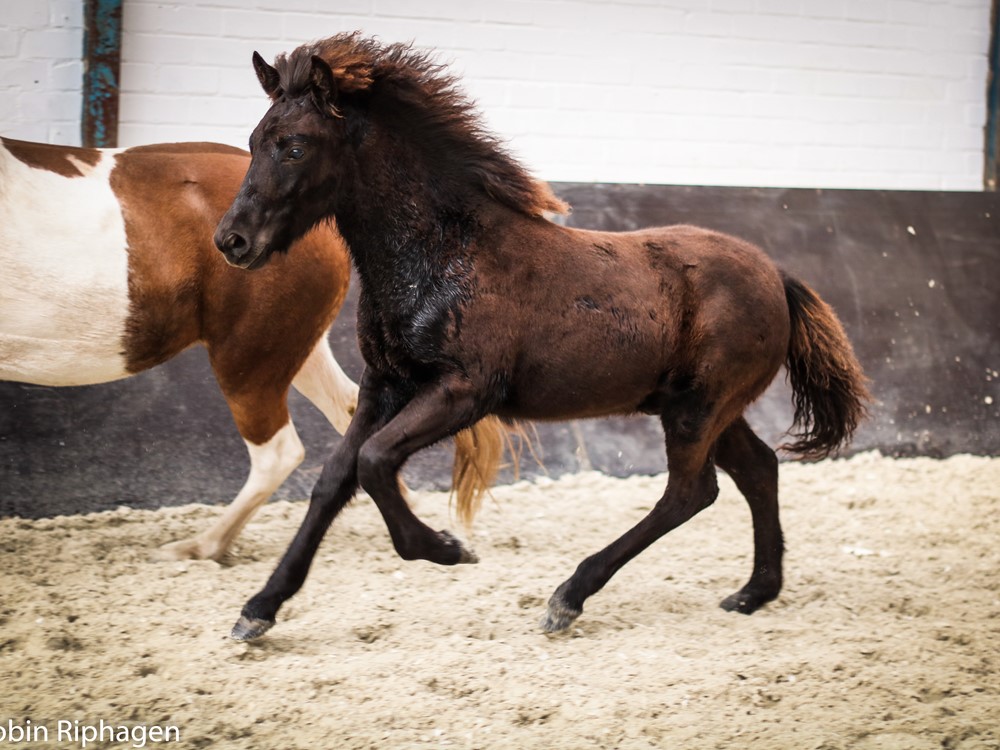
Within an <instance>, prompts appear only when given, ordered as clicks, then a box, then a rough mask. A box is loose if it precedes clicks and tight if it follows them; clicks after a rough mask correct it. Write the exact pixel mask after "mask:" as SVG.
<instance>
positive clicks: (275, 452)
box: [158, 393, 305, 560]
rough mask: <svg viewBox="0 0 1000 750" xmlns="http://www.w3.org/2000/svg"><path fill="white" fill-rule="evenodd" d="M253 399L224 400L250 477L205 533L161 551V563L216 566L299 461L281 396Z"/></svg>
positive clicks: (302, 452)
mask: <svg viewBox="0 0 1000 750" xmlns="http://www.w3.org/2000/svg"><path fill="white" fill-rule="evenodd" d="M255 395H256V398H254V399H252V401H251V403H252V405H250V406H247V405H245V404H243V403H242V402H240V401H237V400H236V399H233V398H229V399H228V400H229V405H230V408H231V410H232V412H233V416H234V418H235V419H236V425H237V427H238V428H239V431H240V434H241V435H242V436H243V439H244V442H245V443H246V446H247V451H248V452H249V454H250V473H249V475H248V476H247V479H246V482H245V483H244V485H243V487H242V489H240V491H239V493H238V494H237V495H236V497H235V498H234V499H233V501H232V502H231V503H230V504H229V506H228V507H227V508H226V509H225V511H224V512H223V514H222V515H221V516H220V517H219V519H218V520H217V521H216V522H215V523H214V524H213V525H212V526H211V528H209V529H206V530H205V531H203V532H202V533H200V534H198V535H197V536H195V537H193V538H191V539H184V540H181V541H178V542H173V543H171V544H168V545H166V546H164V547H161V548H160V551H159V553H158V554H159V556H160V557H161V558H166V559H175V560H180V559H195V560H207V559H211V560H220V559H221V558H222V557H223V556H224V555H225V554H226V552H227V551H228V550H229V547H230V546H231V545H232V543H233V541H234V540H235V539H236V537H237V536H239V534H240V531H242V530H243V527H244V526H245V525H246V523H247V521H249V520H250V518H251V517H252V516H253V515H254V513H256V512H257V509H258V508H260V506H261V505H263V504H264V503H266V502H267V501H268V499H269V498H270V497H271V495H273V494H274V492H275V490H277V489H278V487H280V486H281V483H282V482H284V481H285V480H286V479H287V478H288V476H289V475H290V474H291V473H292V472H293V471H295V469H296V467H298V466H299V464H301V463H302V459H303V458H305V450H304V448H303V447H302V441H301V440H299V436H298V433H296V431H295V427H294V425H293V424H292V421H291V419H290V418H289V416H288V410H287V408H286V406H285V398H284V394H281V395H280V396H279V395H277V394H268V393H258V394H255ZM245 400H246V399H245V398H244V401H245ZM282 419H283V420H284V423H283V424H281V422H282ZM278 425H280V426H278Z"/></svg>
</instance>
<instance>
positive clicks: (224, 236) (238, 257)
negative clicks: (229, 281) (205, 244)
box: [215, 227, 266, 269]
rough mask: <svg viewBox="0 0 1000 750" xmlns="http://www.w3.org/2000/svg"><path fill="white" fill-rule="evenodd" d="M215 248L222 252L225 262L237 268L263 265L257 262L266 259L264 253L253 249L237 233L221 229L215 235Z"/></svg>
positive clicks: (244, 238) (245, 239)
mask: <svg viewBox="0 0 1000 750" xmlns="http://www.w3.org/2000/svg"><path fill="white" fill-rule="evenodd" d="M215 246H216V247H217V248H219V250H221V251H222V254H223V255H224V256H225V257H226V262H227V263H229V265H231V266H236V267H237V268H245V269H250V268H254V267H255V266H259V265H263V264H262V263H260V262H259V261H260V260H262V259H263V258H264V257H266V255H265V253H263V252H261V251H260V250H256V251H255V249H254V247H253V246H252V245H251V244H250V243H249V242H248V241H247V238H246V237H244V236H243V235H242V234H240V233H239V232H233V231H227V230H225V229H222V228H221V227H220V228H219V230H218V231H217V232H216V233H215Z"/></svg>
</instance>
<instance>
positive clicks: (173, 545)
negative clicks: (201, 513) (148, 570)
mask: <svg viewBox="0 0 1000 750" xmlns="http://www.w3.org/2000/svg"><path fill="white" fill-rule="evenodd" d="M151 557H152V558H153V559H154V560H159V561H160V562H174V561H177V560H212V559H215V556H213V555H211V554H209V553H208V552H206V551H205V550H204V549H203V548H202V544H201V542H200V541H199V540H198V538H197V537H195V538H194V539H182V540H180V541H179V542H170V543H169V544H164V545H163V546H162V547H160V548H159V549H157V550H155V551H154V552H153V554H152V555H151Z"/></svg>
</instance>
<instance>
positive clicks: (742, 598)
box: [719, 586, 778, 615]
mask: <svg viewBox="0 0 1000 750" xmlns="http://www.w3.org/2000/svg"><path fill="white" fill-rule="evenodd" d="M777 596H778V592H777V591H773V592H770V591H768V592H761V591H759V590H758V591H754V590H753V589H752V588H751V587H750V586H744V587H743V588H741V589H740V590H739V591H737V592H736V593H735V594H730V595H729V596H727V597H726V598H725V599H723V600H722V601H721V602H719V606H720V607H722V608H723V609H724V610H726V612H739V613H740V614H744V615H752V614H753V613H754V612H756V611H757V610H758V609H760V608H761V607H763V606H764V605H765V604H767V603H768V602H769V601H771V600H772V599H775V598H777Z"/></svg>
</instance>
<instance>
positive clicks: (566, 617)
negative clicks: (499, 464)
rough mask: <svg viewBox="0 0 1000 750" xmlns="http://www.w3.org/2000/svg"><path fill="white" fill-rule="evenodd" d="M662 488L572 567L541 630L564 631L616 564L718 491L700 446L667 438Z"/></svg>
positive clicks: (704, 504) (705, 503)
mask: <svg viewBox="0 0 1000 750" xmlns="http://www.w3.org/2000/svg"><path fill="white" fill-rule="evenodd" d="M667 457H668V462H669V469H670V471H669V474H668V478H667V489H666V491H665V492H664V494H663V497H662V498H660V500H659V502H657V503H656V505H655V506H654V507H653V509H652V510H651V511H650V512H649V514H648V515H647V516H646V517H645V518H643V519H642V521H640V522H639V523H638V524H637V525H636V526H634V527H633V528H632V529H630V530H629V531H627V532H626V533H625V534H624V535H622V536H621V537H619V538H618V539H617V540H616V541H614V542H612V543H611V544H610V545H608V546H607V547H605V548H604V549H603V550H601V551H600V552H598V553H597V554H595V555H591V556H590V557H588V558H587V559H585V560H584V561H583V562H581V563H580V565H579V566H577V569H576V571H575V572H574V573H573V575H572V576H571V577H570V578H569V579H568V580H567V581H566V582H564V583H563V584H562V585H561V586H559V588H557V589H556V590H555V593H554V594H552V597H551V598H550V599H549V604H548V611H547V613H546V614H545V616H544V617H543V618H542V622H541V625H542V628H543V629H544V630H545V631H547V632H550V633H551V632H556V631H559V630H564V629H565V628H567V627H569V626H570V624H572V622H573V621H574V620H575V619H576V618H577V617H579V616H580V614H581V612H582V611H583V603H584V602H585V601H586V600H587V598H588V597H590V596H591V595H593V594H595V593H597V592H598V591H600V590H601V589H602V588H603V587H604V585H605V584H606V583H607V582H608V581H609V580H610V579H611V577H612V576H613V575H614V574H615V573H617V572H618V571H619V570H620V569H621V568H622V566H624V565H625V563H627V562H628V561H629V560H631V559H632V558H634V557H635V556H636V555H638V554H639V553H640V552H642V551H643V550H644V549H646V548H647V547H649V546H650V545H651V544H652V543H653V542H655V541H656V540H657V539H659V538H660V537H662V536H663V535H664V534H666V533H667V532H668V531H671V530H672V529H675V528H677V527H678V526H680V525H681V524H683V523H684V522H685V521H687V520H688V519H690V518H691V517H692V516H694V515H695V514H696V513H698V512H699V511H701V510H703V509H704V508H707V507H708V506H709V505H711V504H712V503H713V502H714V501H715V498H716V496H717V495H718V493H719V487H718V484H717V482H716V474H715V466H714V465H713V463H712V460H711V457H710V455H709V451H708V450H707V448H706V445H705V443H704V442H695V443H692V442H687V441H684V440H681V439H677V438H674V437H671V435H670V434H669V433H668V436H667Z"/></svg>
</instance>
